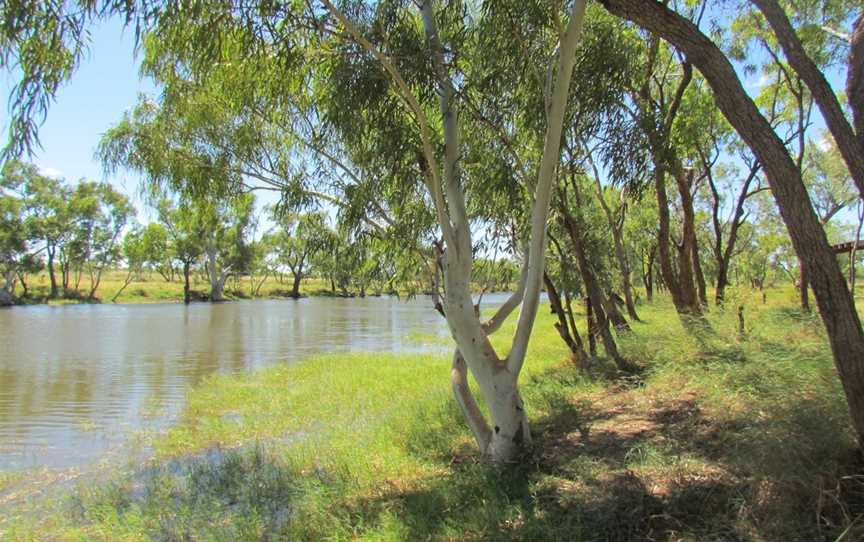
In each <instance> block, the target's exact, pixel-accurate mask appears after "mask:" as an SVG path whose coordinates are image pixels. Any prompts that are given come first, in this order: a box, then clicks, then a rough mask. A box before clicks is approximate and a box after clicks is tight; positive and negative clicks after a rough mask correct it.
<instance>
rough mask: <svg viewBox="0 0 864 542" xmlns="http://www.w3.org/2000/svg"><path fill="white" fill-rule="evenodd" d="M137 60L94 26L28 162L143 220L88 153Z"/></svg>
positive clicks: (129, 182)
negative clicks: (89, 186) (103, 195)
mask: <svg viewBox="0 0 864 542" xmlns="http://www.w3.org/2000/svg"><path fill="white" fill-rule="evenodd" d="M754 52H755V51H754ZM138 64H139V59H138V58H136V57H135V56H134V31H133V30H132V29H124V28H123V25H122V22H121V21H119V20H116V19H115V20H109V21H106V22H103V23H102V24H100V25H99V26H97V27H95V28H94V29H93V30H92V33H91V43H90V50H89V54H88V57H87V58H86V59H85V60H84V61H83V62H82V64H81V66H80V67H79V69H78V71H77V72H76V73H75V75H74V76H73V77H72V80H71V81H70V82H68V83H67V84H66V86H65V87H64V88H63V89H62V90H61V91H60V93H59V94H58V96H57V100H56V102H55V103H54V104H53V105H52V106H51V108H50V110H49V113H48V118H47V121H46V122H45V124H44V125H43V126H42V128H41V129H40V132H39V134H40V139H41V141H42V147H43V148H42V149H41V150H37V151H36V154H35V155H34V156H33V157H32V161H33V162H34V163H35V164H37V165H38V166H39V167H40V168H41V169H42V171H43V173H45V174H47V175H51V176H56V177H63V178H65V179H67V180H68V181H70V182H75V181H77V180H78V179H81V178H87V179H91V180H108V181H109V182H111V183H112V184H114V185H115V186H116V187H117V188H118V189H120V190H121V191H122V192H124V193H125V194H127V195H129V196H130V197H131V198H132V200H133V202H134V203H135V205H136V207H137V208H138V210H139V213H138V219H139V220H140V221H142V222H146V221H147V220H148V218H149V217H148V214H147V212H146V210H145V208H144V205H143V204H142V203H141V201H140V199H139V198H138V197H137V187H138V184H139V180H140V179H139V177H138V176H137V175H135V174H133V173H129V172H123V171H120V172H118V173H117V174H116V175H114V176H112V177H110V178H106V177H105V176H104V175H103V172H102V169H101V166H100V164H99V163H98V162H97V161H96V160H95V159H94V157H93V153H94V150H95V148H96V145H97V143H98V141H99V137H100V135H101V134H102V133H103V132H104V131H105V130H106V129H108V128H109V127H110V126H111V125H113V124H114V123H116V122H117V121H118V120H119V119H120V118H121V116H122V114H123V113H124V112H125V111H127V110H129V109H130V108H132V107H133V106H134V104H135V102H136V101H137V97H138V95H139V93H142V92H144V93H150V94H153V93H154V92H155V91H156V89H155V87H154V86H153V84H152V83H150V82H149V81H147V80H142V79H141V78H140V77H139V74H138ZM842 75H844V76H845V73H844V74H842ZM829 78H830V79H831V83H832V84H834V85H835V87H836V86H837V85H838V84H839V85H840V87H839V88H842V77H841V74H839V73H831V74H829ZM742 80H743V82H744V86H745V88H746V90H747V91H748V92H750V93H751V94H752V95H755V94H757V93H758V92H759V90H760V88H761V87H762V86H763V85H764V84H765V83H766V82H767V81H766V80H765V79H764V78H763V77H762V76H761V74H758V73H757V74H754V75H751V76H749V77H746V78H745V77H742ZM13 84H14V80H13V78H12V76H11V75H9V74H7V73H4V72H0V94H2V95H3V96H4V97H8V96H9V92H10V90H11V88H12V86H13ZM813 120H814V121H815V124H816V126H815V127H814V128H815V129H814V130H813V131H812V132H811V137H813V138H816V139H818V138H819V136H820V134H819V132H820V131H821V129H822V128H823V127H824V123H823V121H822V119H821V116H820V115H819V113H818V111H816V112H814V119H813ZM7 124H8V112H7V111H6V108H5V107H3V108H0V127H2V129H3V133H4V134H5V131H6V128H7ZM265 199H275V198H265Z"/></svg>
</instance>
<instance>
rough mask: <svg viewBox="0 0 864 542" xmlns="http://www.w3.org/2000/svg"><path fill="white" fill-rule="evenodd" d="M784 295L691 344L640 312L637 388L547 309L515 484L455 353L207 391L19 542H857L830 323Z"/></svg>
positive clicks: (315, 367)
mask: <svg viewBox="0 0 864 542" xmlns="http://www.w3.org/2000/svg"><path fill="white" fill-rule="evenodd" d="M789 293H790V292H787V291H784V290H780V291H771V292H770V293H769V296H768V303H767V304H764V305H763V304H762V301H761V297H759V296H753V295H750V294H749V293H747V292H742V293H734V292H733V293H732V294H733V295H732V298H731V299H730V303H729V308H728V309H727V310H725V311H724V310H720V309H716V308H712V310H711V313H710V315H709V317H708V322H709V323H710V330H705V331H704V332H703V333H702V334H701V335H700V336H697V337H694V336H690V335H688V334H686V333H685V332H684V330H683V328H682V325H681V323H680V320H679V319H678V317H677V316H676V315H675V314H674V311H673V310H672V309H671V306H670V305H669V303H668V302H667V301H666V300H662V299H661V300H658V301H656V302H655V303H654V304H650V305H649V304H644V305H641V306H640V307H639V310H640V313H641V316H642V318H643V320H644V321H645V323H642V324H640V323H635V324H634V325H633V327H634V329H633V333H632V335H630V336H625V337H621V346H622V351H623V352H624V353H625V355H627V356H628V357H629V358H630V359H632V360H633V361H635V362H636V363H638V364H639V365H640V366H641V367H643V371H642V373H641V375H640V377H639V378H638V379H632V378H631V379H620V378H616V377H615V376H614V371H612V370H611V364H609V363H607V362H606V361H605V360H601V363H600V364H598V365H597V366H596V367H595V368H593V369H592V370H591V372H590V373H585V372H580V371H579V370H578V369H577V368H575V367H574V366H573V365H572V364H571V363H570V362H569V361H567V353H566V351H565V350H564V348H563V344H562V343H561V341H560V339H559V338H558V337H557V334H556V332H555V330H554V329H553V328H552V318H551V317H550V316H549V315H548V307H541V315H540V317H539V318H538V321H537V325H536V328H535V335H534V337H533V339H532V342H531V347H530V351H529V357H528V361H527V363H526V366H525V371H524V373H523V376H522V379H521V383H522V389H523V394H524V396H525V402H526V406H527V408H528V411H529V415H530V418H531V421H532V424H533V432H534V440H535V441H534V446H533V449H532V450H531V451H530V452H529V453H528V455H526V457H525V458H524V461H523V462H522V464H520V465H519V466H515V467H512V468H508V469H498V468H494V467H491V466H489V465H485V464H483V463H482V462H481V461H479V457H478V455H477V451H476V448H475V445H474V443H473V441H472V439H471V437H470V435H469V433H468V431H467V429H466V428H465V427H464V424H463V423H462V421H461V419H460V415H459V412H458V410H457V408H456V406H455V403H454V402H453V401H452V400H451V398H450V392H449V386H448V377H449V359H448V357H447V356H444V355H422V354H418V355H380V354H375V355H371V354H363V355H340V356H324V357H318V358H315V359H310V360H307V361H305V362H303V363H300V364H297V365H294V366H290V367H287V366H277V367H273V368H270V369H265V370H262V371H259V372H256V373H252V374H248V375H243V376H238V377H212V378H210V379H208V380H207V381H205V382H204V383H202V384H201V385H199V386H198V387H197V388H196V389H194V390H193V391H192V392H191V394H190V398H189V403H188V406H187V408H186V410H185V412H184V414H183V416H182V419H181V420H180V422H179V423H178V424H177V425H176V426H175V427H174V428H172V429H171V430H170V431H169V432H168V433H167V434H165V435H164V436H161V437H159V438H157V440H156V441H155V442H154V443H153V446H154V450H155V452H154V458H153V460H152V461H150V462H149V464H148V465H147V466H145V467H140V466H136V467H134V468H130V469H128V470H127V471H126V472H123V473H117V474H116V476H114V478H113V480H112V481H111V482H108V483H99V484H93V483H82V484H81V485H80V487H78V488H77V489H76V490H75V491H73V492H72V494H71V495H70V496H67V497H62V498H60V497H53V498H50V499H47V500H46V501H45V502H44V503H38V504H35V505H31V506H33V507H35V513H34V512H31V513H29V514H27V513H22V514H20V515H13V518H14V519H12V520H10V521H7V524H6V526H5V528H6V536H7V537H8V538H10V539H12V540H16V539H22V540H41V539H59V540H184V539H190V540H280V539H289V540H294V539H299V540H321V539H327V540H347V539H365V540H426V539H433V540H466V539H467V540H472V539H483V540H485V539H492V540H496V539H500V540H509V539H517V540H634V539H635V540H638V539H664V540H665V539H674V540H728V539H743V540H821V539H825V540H835V539H837V538H838V537H841V536H842V537H843V539H845V540H855V539H860V537H861V536H864V530H862V523H864V519H862V518H864V483H862V478H861V475H862V468H861V463H860V462H859V460H858V459H857V457H856V456H855V455H854V453H853V450H854V441H853V437H852V434H851V432H850V423H849V419H848V413H847V411H846V405H845V402H844V400H843V396H842V390H841V388H840V385H839V382H838V381H837V377H836V374H835V371H834V369H833V366H832V362H831V356H830V352H829V350H828V347H827V343H826V340H825V337H824V336H823V333H822V331H821V326H820V325H819V322H818V320H817V319H816V318H815V317H813V316H810V315H804V314H801V313H800V312H799V311H797V310H796V309H795V308H794V304H793V302H794V298H793V299H790V295H789ZM792 293H793V294H794V292H792ZM738 303H744V304H745V324H746V333H745V335H744V336H743V337H742V336H739V333H738V330H737V316H736V310H735V309H736V307H737V304H738ZM510 325H511V327H509V328H507V327H505V329H502V330H501V331H500V332H499V333H498V334H497V335H496V346H497V347H499V348H502V347H503V343H505V342H506V341H507V339H508V337H510V336H511V335H512V322H511V324H510ZM0 487H2V486H0ZM3 528H4V524H3V523H2V522H0V530H2V529H3Z"/></svg>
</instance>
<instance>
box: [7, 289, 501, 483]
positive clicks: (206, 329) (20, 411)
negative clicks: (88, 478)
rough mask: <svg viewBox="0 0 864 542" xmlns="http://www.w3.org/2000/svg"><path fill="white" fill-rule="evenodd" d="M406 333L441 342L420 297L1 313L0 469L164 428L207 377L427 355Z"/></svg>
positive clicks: (73, 457) (102, 451)
mask: <svg viewBox="0 0 864 542" xmlns="http://www.w3.org/2000/svg"><path fill="white" fill-rule="evenodd" d="M501 299H502V295H492V296H486V297H485V298H484V305H485V302H487V301H491V302H500V301H501ZM417 333H424V334H429V333H433V334H442V335H444V334H446V325H445V323H444V320H443V319H442V318H441V317H440V316H439V315H438V314H437V313H436V312H435V311H434V310H433V309H432V308H431V302H430V300H429V299H428V298H417V299H413V300H409V301H405V300H397V299H394V298H387V297H382V298H366V299H337V298H320V297H316V298H305V299H300V300H267V301H240V302H233V303H222V304H215V305H211V304H206V303H201V304H192V305H189V306H184V305H179V304H158V305H156V304H154V305H66V306H33V307H14V308H11V309H4V310H0V471H4V470H6V471H9V470H20V469H30V468H37V467H51V468H63V467H71V466H77V465H83V464H88V463H92V462H94V461H96V460H98V459H100V458H101V457H104V456H105V455H106V454H109V453H110V452H111V451H112V450H119V449H123V448H124V447H125V446H128V445H129V442H130V438H131V437H132V436H134V435H136V434H140V433H141V432H142V431H144V430H150V429H162V428H164V427H165V426H166V424H168V423H170V422H171V420H172V419H174V418H175V417H176V415H177V414H178V413H179V412H180V411H181V409H182V407H183V404H184V400H185V397H186V393H187V391H188V389H189V387H190V386H192V385H194V384H196V383H197V382H199V381H200V380H201V379H202V378H204V377H205V376H207V375H209V374H213V373H242V372H245V371H250V370H254V369H258V368H261V367H266V366H269V365H273V364H276V363H292V362H297V361H299V360H301V359H303V358H305V357H308V356H310V355H312V354H315V353H321V352H347V351H402V352H404V351H411V350H420V349H423V348H430V346H429V345H428V344H427V345H424V344H423V343H422V341H418V340H417Z"/></svg>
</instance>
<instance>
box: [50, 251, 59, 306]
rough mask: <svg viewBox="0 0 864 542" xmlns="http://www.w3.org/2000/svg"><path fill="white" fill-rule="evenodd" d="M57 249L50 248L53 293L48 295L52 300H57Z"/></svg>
mask: <svg viewBox="0 0 864 542" xmlns="http://www.w3.org/2000/svg"><path fill="white" fill-rule="evenodd" d="M56 250H57V249H56V248H54V247H52V246H50V245H49V246H48V278H49V279H51V293H50V294H49V295H48V297H50V298H51V299H56V298H57V293H58V292H57V276H56V275H55V274H54V253H55V252H56Z"/></svg>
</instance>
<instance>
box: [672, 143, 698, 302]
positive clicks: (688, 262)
mask: <svg viewBox="0 0 864 542" xmlns="http://www.w3.org/2000/svg"><path fill="white" fill-rule="evenodd" d="M673 176H674V177H675V183H676V185H677V187H678V195H679V197H680V198H681V210H682V214H683V221H682V229H681V247H680V250H679V258H678V289H679V291H680V299H681V303H682V308H684V312H686V313H687V314H689V315H692V316H698V315H700V314H701V313H702V308H701V303H700V300H699V298H700V296H699V293H698V292H697V289H696V279H697V273H696V270H695V265H694V263H695V259H696V258H697V257H698V255H697V254H696V250H697V242H696V213H695V212H694V211H693V195H692V194H691V193H690V187H691V185H692V184H693V183H692V180H691V177H690V176H689V175H688V174H687V173H686V172H685V171H684V169H683V167H681V164H680V163H679V162H678V161H677V158H676V159H675V172H674V175H673ZM703 280H704V279H703Z"/></svg>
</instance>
